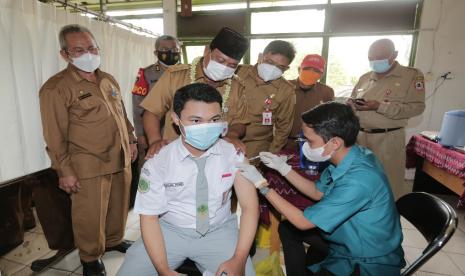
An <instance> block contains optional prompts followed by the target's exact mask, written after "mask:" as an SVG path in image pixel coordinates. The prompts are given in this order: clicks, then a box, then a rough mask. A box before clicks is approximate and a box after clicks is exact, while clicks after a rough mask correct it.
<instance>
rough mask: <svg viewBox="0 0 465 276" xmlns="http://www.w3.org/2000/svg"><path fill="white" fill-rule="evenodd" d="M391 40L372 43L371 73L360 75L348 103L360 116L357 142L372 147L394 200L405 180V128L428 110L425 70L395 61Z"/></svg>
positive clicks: (399, 194)
mask: <svg viewBox="0 0 465 276" xmlns="http://www.w3.org/2000/svg"><path fill="white" fill-rule="evenodd" d="M396 57H397V51H396V49H395V47H394V43H393V42H392V41H391V40H389V39H380V40H377V41H375V42H373V44H371V46H370V49H369V51H368V60H369V61H370V67H371V69H372V71H371V72H368V73H366V74H364V75H363V76H361V77H360V79H359V81H358V83H357V84H356V85H355V87H354V90H353V91H352V96H351V99H349V101H348V103H349V104H350V105H351V106H352V107H353V108H354V109H355V110H356V114H357V116H358V117H359V118H360V133H359V135H358V138H357V143H358V144H360V145H363V146H366V147H367V148H369V149H371V150H372V151H373V153H374V154H375V155H376V156H377V157H378V158H379V160H380V161H381V163H382V165H383V167H384V170H385V171H386V175H387V176H388V179H389V183H390V184H391V188H392V191H393V193H394V197H395V199H397V198H399V197H400V196H402V194H403V187H404V182H405V129H404V127H405V126H406V125H407V122H408V119H409V118H411V117H414V116H418V115H420V114H421V113H423V110H424V109H425V83H424V77H423V73H422V72H421V71H420V70H418V69H416V68H411V67H405V66H402V65H400V64H399V63H398V62H397V61H396Z"/></svg>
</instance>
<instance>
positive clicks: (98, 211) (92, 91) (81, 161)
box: [40, 25, 137, 275]
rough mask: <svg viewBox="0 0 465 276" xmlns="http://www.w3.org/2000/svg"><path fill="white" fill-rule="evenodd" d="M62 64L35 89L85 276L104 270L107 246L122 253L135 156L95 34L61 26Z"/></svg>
mask: <svg viewBox="0 0 465 276" xmlns="http://www.w3.org/2000/svg"><path fill="white" fill-rule="evenodd" d="M59 40H60V46H61V51H60V54H61V56H62V57H63V58H64V59H65V60H66V61H67V62H68V63H69V64H68V67H67V68H66V69H65V70H63V71H61V72H59V73H58V74H56V75H54V76H52V77H51V78H50V79H49V80H48V81H47V82H46V83H45V84H44V85H43V86H42V88H41V90H40V109H41V115H42V124H43V133H44V138H45V142H46V143H47V152H48V154H49V156H50V159H51V160H52V167H53V169H55V170H56V172H57V173H58V176H59V187H60V188H61V189H63V190H64V191H66V192H67V193H69V194H71V201H72V208H71V216H72V222H73V232H74V239H75V242H76V245H77V247H78V248H79V256H80V258H81V262H82V264H83V272H84V275H106V273H105V267H104V265H103V263H102V261H101V259H100V258H101V256H102V255H103V254H104V252H105V250H107V251H108V250H118V251H120V252H125V251H126V249H127V248H128V247H129V246H130V243H129V242H128V241H124V240H123V236H124V229H125V225H126V218H127V213H128V200H129V187H130V180H131V171H130V164H131V159H132V160H134V159H135V158H136V156H137V148H136V145H135V141H136V140H135V139H136V138H135V137H134V135H133V134H132V132H133V127H132V125H131V123H130V122H129V121H128V119H127V116H126V111H125V109H124V105H123V102H122V99H121V92H120V89H119V86H118V83H117V82H116V80H115V79H114V78H113V77H112V76H111V75H109V74H107V73H105V72H102V71H100V70H99V69H98V67H99V66H100V56H99V48H98V47H97V44H96V42H95V39H94V36H93V35H92V34H91V33H90V31H89V30H87V29H86V28H84V27H82V26H79V25H68V26H65V27H63V28H62V30H61V31H60V36H59Z"/></svg>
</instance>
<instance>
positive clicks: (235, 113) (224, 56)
mask: <svg viewBox="0 0 465 276" xmlns="http://www.w3.org/2000/svg"><path fill="white" fill-rule="evenodd" d="M248 47H249V42H248V40H247V39H246V38H245V37H244V36H242V35H241V34H239V33H238V32H236V31H234V30H232V29H230V28H227V27H225V28H222V29H221V30H220V32H219V33H218V34H217V35H216V36H215V38H213V40H212V41H211V43H210V45H209V46H206V47H205V51H204V54H203V57H199V58H196V59H194V60H193V61H192V64H191V65H189V64H179V65H174V66H171V67H169V68H168V69H167V70H166V71H165V72H164V74H163V75H162V77H161V78H160V79H159V80H158V82H157V83H156V84H155V86H154V87H153V88H152V89H151V91H150V93H149V94H148V95H147V97H146V98H145V99H144V101H143V102H142V103H141V106H142V107H143V108H144V109H145V112H144V115H143V122H144V130H145V133H146V135H147V139H148V144H149V145H150V146H149V150H148V152H147V156H146V159H148V158H151V157H153V155H154V154H156V153H158V151H159V150H160V148H162V147H163V146H164V145H166V144H168V143H169V142H171V141H173V140H175V139H176V138H177V137H178V136H179V131H178V129H177V127H176V126H175V125H174V124H173V121H172V119H171V116H165V115H166V114H167V113H168V112H172V111H173V110H172V101H173V97H174V93H175V92H176V90H177V89H179V88H181V87H183V86H185V85H187V84H190V83H207V84H209V85H211V86H212V87H214V88H216V89H217V90H218V91H219V92H220V93H221V95H222V97H223V116H224V119H225V121H226V122H227V124H228V131H227V134H226V136H225V137H224V139H225V140H226V141H228V142H231V143H232V144H234V146H235V147H236V149H240V150H242V151H243V152H245V146H244V144H242V142H241V141H240V137H242V136H243V135H244V134H245V125H246V124H247V119H246V117H247V104H246V102H245V95H244V86H243V84H242V83H241V82H239V80H238V78H237V77H236V76H235V75H234V72H235V71H236V69H237V66H238V64H239V61H240V60H241V58H242V57H243V56H244V54H245V52H246V51H247V49H248ZM168 115H169V113H168ZM163 117H164V118H165V119H164V120H165V124H164V129H163V133H162V132H161V129H160V124H161V118H163Z"/></svg>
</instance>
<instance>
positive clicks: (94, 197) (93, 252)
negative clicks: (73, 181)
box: [71, 166, 131, 262]
mask: <svg viewBox="0 0 465 276" xmlns="http://www.w3.org/2000/svg"><path fill="white" fill-rule="evenodd" d="M79 183H80V184H81V190H80V191H79V192H78V193H75V194H72V196H71V201H72V206H71V216H72V221H73V232H74V240H75V243H76V246H77V247H78V248H79V256H80V258H81V260H83V261H84V262H90V261H95V260H97V259H99V258H100V257H101V256H102V255H103V254H104V253H105V248H107V247H112V246H115V245H118V244H119V243H120V242H121V241H122V240H123V237H124V230H125V227H126V219H127V215H128V208H129V189H130V184H131V166H128V167H126V168H124V169H123V171H121V172H117V173H113V174H108V175H102V176H97V177H94V178H89V179H80V180H79Z"/></svg>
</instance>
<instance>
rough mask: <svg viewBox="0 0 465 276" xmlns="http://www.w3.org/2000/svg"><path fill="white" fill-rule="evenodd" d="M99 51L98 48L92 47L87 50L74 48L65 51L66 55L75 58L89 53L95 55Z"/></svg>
mask: <svg viewBox="0 0 465 276" xmlns="http://www.w3.org/2000/svg"><path fill="white" fill-rule="evenodd" d="M99 51H100V48H99V47H94V46H90V47H89V48H87V49H84V48H81V47H75V48H72V49H67V50H66V52H67V53H69V54H72V55H74V56H76V57H80V56H82V55H83V54H86V53H91V54H94V55H97V54H98V53H99Z"/></svg>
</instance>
